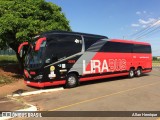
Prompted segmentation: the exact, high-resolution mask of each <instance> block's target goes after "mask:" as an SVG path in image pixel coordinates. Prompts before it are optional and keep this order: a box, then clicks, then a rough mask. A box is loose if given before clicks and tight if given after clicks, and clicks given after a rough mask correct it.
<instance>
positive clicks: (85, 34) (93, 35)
mask: <svg viewBox="0 0 160 120" xmlns="http://www.w3.org/2000/svg"><path fill="white" fill-rule="evenodd" d="M51 34H72V35H73V34H74V35H83V36H90V37H98V38H106V39H108V37H106V36H103V35H96V34H89V33H81V32H68V31H57V30H52V31H48V32H43V33H41V34H40V35H42V36H48V35H51Z"/></svg>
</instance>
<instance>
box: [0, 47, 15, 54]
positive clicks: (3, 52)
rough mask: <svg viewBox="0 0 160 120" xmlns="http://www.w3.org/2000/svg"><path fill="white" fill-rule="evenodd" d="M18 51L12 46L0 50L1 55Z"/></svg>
mask: <svg viewBox="0 0 160 120" xmlns="http://www.w3.org/2000/svg"><path fill="white" fill-rule="evenodd" d="M15 54H16V53H15V52H14V50H12V48H8V49H6V50H0V55H15Z"/></svg>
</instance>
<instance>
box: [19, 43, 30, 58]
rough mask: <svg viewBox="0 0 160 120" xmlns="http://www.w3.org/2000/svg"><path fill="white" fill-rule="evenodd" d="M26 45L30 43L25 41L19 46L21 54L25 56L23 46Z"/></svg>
mask: <svg viewBox="0 0 160 120" xmlns="http://www.w3.org/2000/svg"><path fill="white" fill-rule="evenodd" d="M26 45H28V42H23V43H22V44H20V45H19V47H18V53H19V54H20V57H23V48H24V46H26Z"/></svg>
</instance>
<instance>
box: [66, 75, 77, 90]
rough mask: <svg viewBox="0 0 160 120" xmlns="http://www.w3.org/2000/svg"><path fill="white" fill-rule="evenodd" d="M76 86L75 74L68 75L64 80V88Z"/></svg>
mask: <svg viewBox="0 0 160 120" xmlns="http://www.w3.org/2000/svg"><path fill="white" fill-rule="evenodd" d="M77 85H78V77H77V75H75V74H69V75H68V76H67V80H66V87H67V88H73V87H76V86H77Z"/></svg>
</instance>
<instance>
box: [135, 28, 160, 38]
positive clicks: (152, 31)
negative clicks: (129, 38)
mask: <svg viewBox="0 0 160 120" xmlns="http://www.w3.org/2000/svg"><path fill="white" fill-rule="evenodd" d="M157 30H160V26H158V27H156V28H155V29H152V30H150V31H149V32H147V33H144V34H142V35H140V36H138V37H136V38H135V39H141V38H143V37H145V36H148V35H149V34H151V33H154V32H156V31H157Z"/></svg>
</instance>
